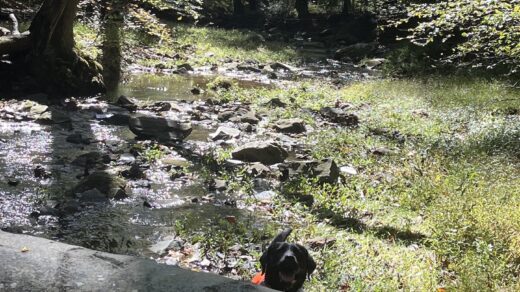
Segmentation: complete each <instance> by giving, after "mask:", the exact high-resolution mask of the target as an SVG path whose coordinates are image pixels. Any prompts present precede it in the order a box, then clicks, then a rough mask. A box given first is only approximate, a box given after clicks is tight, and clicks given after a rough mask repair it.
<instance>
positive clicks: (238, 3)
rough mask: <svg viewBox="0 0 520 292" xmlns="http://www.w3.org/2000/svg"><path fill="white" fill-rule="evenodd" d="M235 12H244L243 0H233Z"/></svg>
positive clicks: (240, 13)
mask: <svg viewBox="0 0 520 292" xmlns="http://www.w3.org/2000/svg"><path fill="white" fill-rule="evenodd" d="M233 14H235V15H243V14H244V3H242V0H233Z"/></svg>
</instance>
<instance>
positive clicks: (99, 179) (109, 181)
mask: <svg viewBox="0 0 520 292" xmlns="http://www.w3.org/2000/svg"><path fill="white" fill-rule="evenodd" d="M125 186H126V182H125V181H124V180H123V179H121V178H118V177H115V176H113V175H111V174H109V173H107V172H104V171H96V172H93V173H92V174H90V175H89V176H87V177H86V178H84V179H83V180H81V181H80V182H79V183H78V184H77V185H76V186H75V187H74V188H73V189H72V191H71V192H72V193H73V194H75V195H76V196H77V194H81V193H84V192H86V191H89V190H92V189H97V190H98V191H99V192H101V193H102V194H104V195H105V196H106V197H107V198H114V197H116V196H118V197H121V196H122V193H121V192H120V191H121V190H123V192H124V188H125Z"/></svg>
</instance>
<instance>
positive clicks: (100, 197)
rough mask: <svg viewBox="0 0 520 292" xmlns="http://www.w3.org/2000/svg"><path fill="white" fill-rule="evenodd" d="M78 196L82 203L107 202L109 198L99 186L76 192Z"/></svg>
mask: <svg viewBox="0 0 520 292" xmlns="http://www.w3.org/2000/svg"><path fill="white" fill-rule="evenodd" d="M76 197H77V198H78V199H79V201H80V202H82V203H106V202H108V198H107V196H106V195H105V194H103V193H101V192H100V191H99V190H98V189H97V188H93V189H90V190H88V191H85V192H83V193H78V194H76Z"/></svg>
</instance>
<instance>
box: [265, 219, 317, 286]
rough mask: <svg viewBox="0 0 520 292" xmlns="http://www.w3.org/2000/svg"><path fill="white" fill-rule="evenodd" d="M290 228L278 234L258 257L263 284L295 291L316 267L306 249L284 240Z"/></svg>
mask: <svg viewBox="0 0 520 292" xmlns="http://www.w3.org/2000/svg"><path fill="white" fill-rule="evenodd" d="M291 231H292V229H291V228H287V229H285V230H284V231H282V232H281V233H280V234H278V235H277V236H276V237H275V239H274V240H273V242H271V244H270V245H269V247H268V248H267V250H266V251H265V252H264V253H263V254H262V257H261V258H260V264H261V265H262V272H263V273H264V274H265V285H266V286H267V287H269V288H272V289H276V290H280V291H297V290H298V289H300V288H301V287H302V286H303V282H305V279H306V278H307V277H309V276H310V274H312V272H313V271H314V269H316V262H314V259H313V258H312V257H311V256H310V255H309V252H308V251H307V249H306V248H305V247H303V246H301V245H299V244H295V243H287V242H285V240H286V239H287V237H288V236H289V234H290V233H291Z"/></svg>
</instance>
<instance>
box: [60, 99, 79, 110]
mask: <svg viewBox="0 0 520 292" xmlns="http://www.w3.org/2000/svg"><path fill="white" fill-rule="evenodd" d="M62 104H63V107H64V108H65V109H66V110H68V111H77V110H78V109H79V106H78V100H76V99H75V98H73V97H71V98H67V99H65V100H64V101H63V103H62Z"/></svg>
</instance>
